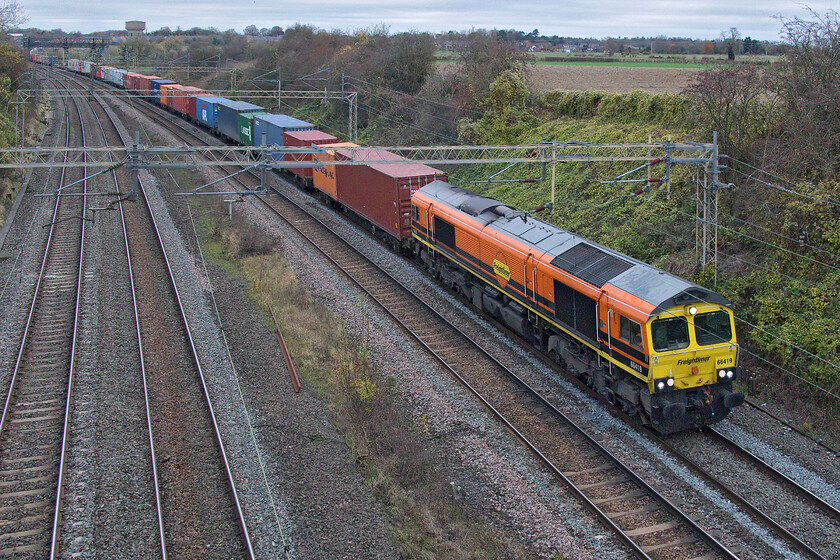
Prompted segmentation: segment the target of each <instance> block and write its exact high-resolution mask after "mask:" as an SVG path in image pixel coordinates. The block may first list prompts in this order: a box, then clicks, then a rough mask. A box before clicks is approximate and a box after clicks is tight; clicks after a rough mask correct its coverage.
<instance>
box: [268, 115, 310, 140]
mask: <svg viewBox="0 0 840 560" xmlns="http://www.w3.org/2000/svg"><path fill="white" fill-rule="evenodd" d="M314 129H315V125H313V124H312V123H308V122H306V121H302V120H300V119H296V118H294V117H290V116H288V115H269V114H267V113H266V114H264V115H259V116H258V117H255V118H254V138H255V143H256V145H257V146H261V145H262V138H263V135H265V145H266V146H282V145H283V142H284V139H283V133H284V132H285V131H287V130H289V131H291V130H314Z"/></svg>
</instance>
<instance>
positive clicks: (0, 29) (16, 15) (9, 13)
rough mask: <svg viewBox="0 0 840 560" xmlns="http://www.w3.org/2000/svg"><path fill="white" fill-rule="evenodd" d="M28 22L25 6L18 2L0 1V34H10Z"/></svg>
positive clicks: (14, 0)
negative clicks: (24, 11)
mask: <svg viewBox="0 0 840 560" xmlns="http://www.w3.org/2000/svg"><path fill="white" fill-rule="evenodd" d="M26 21H27V17H26V16H25V15H24V13H23V6H21V5H20V4H18V1H17V0H0V33H8V32H9V30H11V29H14V28H15V27H18V26H20V25H23V24H24V23H26Z"/></svg>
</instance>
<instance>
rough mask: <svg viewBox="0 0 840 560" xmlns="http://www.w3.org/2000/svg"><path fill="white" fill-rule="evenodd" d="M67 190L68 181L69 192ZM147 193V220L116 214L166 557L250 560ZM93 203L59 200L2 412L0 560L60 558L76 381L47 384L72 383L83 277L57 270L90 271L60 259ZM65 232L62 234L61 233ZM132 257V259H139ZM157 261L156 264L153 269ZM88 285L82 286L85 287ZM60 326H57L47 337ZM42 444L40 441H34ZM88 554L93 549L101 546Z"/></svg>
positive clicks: (106, 116) (114, 131)
mask: <svg viewBox="0 0 840 560" xmlns="http://www.w3.org/2000/svg"><path fill="white" fill-rule="evenodd" d="M68 99H71V100H72V103H73V104H74V106H75V107H76V110H77V115H78V118H77V119H74V120H73V122H72V123H70V122H69V121H70V119H67V121H68V123H69V126H68V129H67V130H68V132H67V134H68V138H69V134H70V132H69V131H70V130H74V129H81V128H82V127H83V125H84V123H83V120H84V119H83V118H82V114H81V111H80V110H79V105H78V101H79V100H78V99H77V98H76V97H70V98H68ZM98 101H99V105H97V104H95V103H93V102H91V103H90V104H91V111H93V112H94V116H95V117H96V120H97V124H96V126H97V127H99V129H100V131H101V133H102V136H103V138H107V139H108V142H109V143H111V144H116V143H122V138H121V136H120V133H119V129H118V127H117V124H116V122H115V120H114V118H113V115H112V114H110V113H109V111H108V110H107V109H106V108H105V104H104V102H102V101H101V99H98ZM68 103H70V101H68ZM103 122H104V123H105V125H104V126H103ZM68 173H69V172H68ZM119 174H120V171H113V172H112V176H113V180H114V184H115V186H117V191H118V190H119V188H118V185H119V183H120V182H121V181H120V178H118V175H119ZM121 179H122V182H123V183H126V182H127V181H126V177H122V178H121ZM69 181H70V179H69V178H68V179H65V173H64V172H63V173H62V183H61V184H62V185H63V184H66V183H67V182H69ZM81 184H82V185H84V184H85V183H84V182H82V183H81ZM140 189H141V190H140V193H139V194H140V197H141V198H142V200H143V201H144V202H145V206H143V207H142V208H143V212H145V214H143V213H141V212H136V211H135V212H124V211H123V208H122V204H121V201H120V202H118V203H117V204H116V206H117V207H118V208H119V211H120V215H121V222H122V223H123V236H124V244H125V250H126V259H127V266H128V267H129V274H130V276H131V288H132V292H133V294H132V297H133V306H134V310H135V315H134V318H135V330H136V333H137V344H138V348H140V353H141V356H142V357H143V359H142V364H141V369H142V372H139V373H142V383H143V389H144V393H145V395H146V399H145V402H146V415H147V422H146V424H147V427H148V438H149V449H150V455H151V457H150V461H151V468H152V470H153V472H154V476H153V478H154V486H155V490H154V495H155V496H156V502H157V518H158V528H159V531H158V532H159V539H160V557H161V558H164V559H165V558H167V557H169V555H172V556H173V557H178V558H182V557H195V558H220V559H221V558H224V559H227V558H249V559H253V558H254V550H253V546H252V544H251V540H250V535H249V534H248V530H247V526H246V523H245V518H244V513H243V510H242V507H241V504H240V503H239V498H238V492H237V489H236V486H235V484H234V482H233V477H232V472H231V466H230V461H229V459H228V458H227V455H226V453H225V448H224V443H223V442H222V439H221V435H220V432H219V426H218V421H217V420H216V417H215V413H214V410H213V404H212V402H211V400H210V396H209V393H208V389H207V385H206V382H205V380H204V378H203V371H202V366H201V363H200V360H199V358H198V353H197V350H196V347H195V342H194V340H193V339H192V334H191V331H190V326H189V322H188V320H187V318H186V315H185V310H184V302H183V301H182V299H181V297H180V294H179V293H178V288H177V285H176V282H175V278H174V274H173V271H172V267H171V266H170V263H169V259H168V256H167V253H166V248H165V247H164V243H163V237H162V235H161V233H160V231H159V229H158V226H157V223H156V215H155V211H154V209H153V206H154V205H153V204H149V203H148V201H147V199H146V197H145V192H144V191H143V185H142V184H141V185H140ZM69 190H70V189H68V191H69ZM85 198H86V197H84V196H73V197H66V198H65V197H57V198H56V211H55V212H56V213H55V217H54V219H53V227H54V229H55V233H51V234H50V240H51V241H52V244H48V246H47V250H46V251H45V264H44V266H43V267H42V270H41V276H40V277H39V280H38V287H37V289H36V296H35V298H33V311H31V312H30V319H29V322H28V323H27V327H26V333H27V336H25V337H24V341H23V342H22V344H21V351H20V353H19V358H18V359H19V362H20V367H17V366H16V368H15V372H14V373H15V376H14V377H13V380H12V384H11V386H10V390H9V397H8V398H7V402H6V406H5V408H4V412H3V422H4V424H0V428H2V432H0V469H2V470H0V484H2V485H0V516H1V517H0V523H2V524H0V530H2V531H3V533H0V538H2V540H0V546H2V548H0V556H3V555H12V556H19V555H23V556H24V557H29V556H31V557H43V556H44V552H49V556H50V558H54V557H56V555H57V553H58V548H59V542H60V540H59V538H58V534H59V528H60V526H61V502H62V496H61V482H60V481H61V480H62V473H63V469H64V458H63V457H64V452H65V447H66V440H67V431H68V430H67V427H66V421H67V420H65V425H64V428H63V432H62V435H63V437H62V439H61V443H60V445H58V443H56V442H54V441H53V440H55V439H56V437H57V436H54V435H53V433H52V432H54V431H55V430H54V429H52V430H49V432H48V429H50V428H52V427H53V426H52V425H53V424H55V423H56V420H57V419H60V418H59V415H58V411H59V409H63V410H64V411H65V417H66V418H68V419H69V416H68V415H67V411H69V406H70V405H69V404H63V403H69V402H70V400H69V396H70V394H71V390H72V377H71V378H70V379H71V380H70V381H67V380H65V382H64V383H63V384H62V383H61V382H59V381H56V382H52V381H50V382H49V383H48V382H47V380H48V379H49V377H48V376H49V374H51V373H52V370H53V369H55V370H56V371H55V374H56V375H59V376H60V375H61V373H62V372H63V374H64V376H65V377H67V369H68V367H69V368H70V371H71V373H72V363H73V357H72V352H71V354H70V356H69V357H67V356H64V355H63V354H62V353H61V352H59V350H60V349H62V348H64V347H65V346H67V345H66V344H61V342H62V341H65V340H68V335H67V332H66V331H67V330H68V329H70V328H71V327H72V329H73V337H74V338H75V323H74V322H73V323H72V324H71V322H70V321H69V320H67V319H64V318H63V315H65V314H66V313H64V311H65V307H67V306H68V305H69V304H67V303H64V302H63V300H60V299H58V297H59V296H64V295H65V293H66V292H69V291H70V288H71V286H70V285H71V284H72V282H70V280H72V279H73V278H80V277H81V276H80V275H79V274H78V273H76V274H70V273H69V272H68V271H66V270H64V269H62V268H56V265H55V264H53V261H55V262H56V263H59V264H60V265H61V266H64V267H65V268H67V267H71V268H75V269H77V270H76V272H78V270H81V266H82V265H81V264H80V259H81V257H78V258H77V259H76V261H75V262H76V264H75V266H72V265H73V262H74V259H73V258H72V255H70V256H63V255H62V253H61V252H60V250H61V249H64V250H65V252H66V249H65V246H66V245H68V241H70V240H72V239H73V238H72V236H71V235H70V234H71V233H72V232H71V231H69V230H68V229H67V228H69V227H70V226H72V225H74V224H75V225H76V227H77V228H78V227H80V224H81V226H83V224H84V220H78V219H72V218H73V217H75V218H78V217H80V216H84V207H85V206H84V201H85ZM72 203H75V204H72ZM139 209H140V208H138V210H139ZM138 214H140V215H138ZM62 224H64V229H59V226H61V225H62ZM56 239H60V240H61V241H62V242H61V243H59V242H58V241H55V240H56ZM129 239H131V241H129ZM132 248H133V249H134V255H132V254H131V250H130V249H132ZM77 252H78V253H79V254H80V255H81V253H82V252H83V249H77ZM50 259H52V260H50ZM151 262H154V263H156V264H155V265H150V264H149V263H151ZM41 279H43V281H42V280H41ZM79 282H80V281H78V280H77V282H76V284H78V283H79ZM72 287H73V288H74V290H73V291H74V294H75V296H76V298H75V299H74V309H75V312H76V316H78V312H79V303H78V295H79V292H80V290H79V289H78V285H74V286H72ZM42 294H46V295H42ZM65 299H66V298H65ZM42 302H48V303H49V305H50V310H49V311H48V312H47V313H46V315H45V317H46V318H43V317H41V315H43V313H42V312H41V311H40V310H41V309H43V305H41V303H42ZM36 303H37V305H36ZM39 313H40V314H39ZM53 323H54V324H55V325H56V326H55V327H54V328H52V330H50V329H48V328H47V327H48V326H49V325H52V324H53ZM62 329H63V330H62ZM38 337H40V338H38ZM45 337H46V338H45ZM72 347H73V348H74V347H75V344H73V345H72ZM31 348H35V349H43V351H42V352H41V354H44V355H45V356H46V358H45V360H46V361H48V363H49V365H51V366H53V367H52V369H48V368H46V367H45V366H38V364H37V363H36V362H35V361H34V360H37V359H38V357H39V355H40V354H39V353H38V352H36V351H33V350H31ZM32 364H35V366H33V365H32ZM68 364H69V365H68ZM33 367H34V368H36V369H37V368H39V367H40V369H38V370H37V373H36V374H31V373H28V372H29V370H31V369H33ZM41 370H43V371H41ZM33 379H34V380H35V381H34V382H35V383H38V380H39V379H42V380H44V381H43V382H42V383H41V385H42V387H41V388H42V389H43V391H46V390H48V389H50V390H52V391H53V393H61V394H63V395H64V398H63V400H61V399H59V398H58V396H55V395H53V394H44V393H36V392H35V389H31V388H30V386H32V384H33V381H31V380H33ZM140 382H141V381H140V379H139V376H138V383H140ZM27 383H28V384H27ZM21 408H22V410H21ZM7 411H8V413H7ZM41 424H43V426H42V425H41ZM21 426H23V428H21ZM19 433H23V434H30V435H31V437H30V439H29V440H23V439H21V437H20V436H19V435H18V434H19ZM12 436H15V437H12ZM48 436H49V437H48ZM33 438H40V439H38V440H37V441H36V440H34V439H33ZM13 453H18V454H20V455H22V456H21V457H18V456H16V455H13ZM30 463H31V464H30ZM8 465H12V466H13V467H9V466H8ZM56 465H57V466H58V469H57V470H58V471H59V474H58V477H57V478H56V476H55V474H54V473H53V472H52V471H54V470H56ZM56 480H57V481H58V482H56ZM11 488H14V489H15V490H10V489H11ZM17 488H20V490H17ZM52 494H55V495H54V496H53V495H52ZM51 505H52V507H51V508H50V506H51ZM138 505H139V504H138ZM47 522H49V523H50V524H51V526H52V531H49V526H47ZM50 534H51V537H50ZM90 546H96V543H91V545H90Z"/></svg>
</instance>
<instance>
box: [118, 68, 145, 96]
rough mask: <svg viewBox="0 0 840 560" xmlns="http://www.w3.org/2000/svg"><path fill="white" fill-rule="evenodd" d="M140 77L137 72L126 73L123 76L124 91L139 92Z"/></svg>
mask: <svg viewBox="0 0 840 560" xmlns="http://www.w3.org/2000/svg"><path fill="white" fill-rule="evenodd" d="M142 75H143V74H139V73H137V72H126V73H125V76H123V86H125V89H127V90H129V91H133V92H135V93H136V92H138V91H139V90H140V77H141V76H142Z"/></svg>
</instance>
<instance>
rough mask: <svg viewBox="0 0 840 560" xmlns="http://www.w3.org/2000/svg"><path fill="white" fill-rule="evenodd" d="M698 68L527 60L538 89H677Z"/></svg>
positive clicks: (450, 66) (448, 66)
mask: <svg viewBox="0 0 840 560" xmlns="http://www.w3.org/2000/svg"><path fill="white" fill-rule="evenodd" d="M457 66H458V65H457V64H455V63H453V62H441V63H438V69H439V70H440V71H441V72H454V71H456V69H457ZM701 71H702V69H700V68H692V67H688V66H686V67H684V68H673V67H667V66H665V65H662V66H661V67H660V66H645V67H628V66H611V65H609V64H530V65H528V73H527V77H526V78H527V79H526V81H527V83H528V86H529V87H531V88H532V89H534V90H537V91H552V90H556V89H561V90H567V91H586V90H595V91H606V92H608V93H628V92H631V91H636V90H640V91H643V92H645V93H650V94H656V93H680V92H681V91H682V90H683V88H685V87H686V86H687V85H688V84H689V82H690V81H691V80H692V78H694V76H696V75H697V73H698V72H701Z"/></svg>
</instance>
